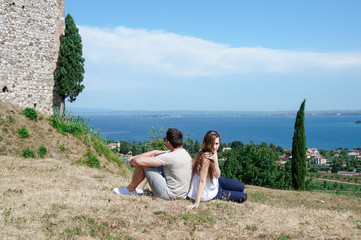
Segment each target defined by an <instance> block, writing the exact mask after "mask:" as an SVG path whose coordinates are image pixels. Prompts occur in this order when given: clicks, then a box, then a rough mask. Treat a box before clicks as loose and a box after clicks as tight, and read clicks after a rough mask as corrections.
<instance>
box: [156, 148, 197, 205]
mask: <svg viewBox="0 0 361 240" xmlns="http://www.w3.org/2000/svg"><path fill="white" fill-rule="evenodd" d="M156 158H157V159H158V160H159V161H160V162H161V163H162V164H163V166H164V175H165V179H166V182H167V188H168V189H167V191H168V195H169V196H170V197H171V198H186V197H187V194H188V191H189V187H190V184H191V179H192V158H191V156H190V155H189V153H188V152H187V151H186V150H185V149H183V148H182V149H178V150H175V151H173V152H166V153H163V154H160V155H158V156H156Z"/></svg>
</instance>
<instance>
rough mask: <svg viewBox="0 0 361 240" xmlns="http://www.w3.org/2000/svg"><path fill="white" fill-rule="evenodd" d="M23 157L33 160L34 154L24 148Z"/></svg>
mask: <svg viewBox="0 0 361 240" xmlns="http://www.w3.org/2000/svg"><path fill="white" fill-rule="evenodd" d="M23 157H25V158H35V154H34V152H33V151H31V150H30V149H29V148H26V149H24V151H23Z"/></svg>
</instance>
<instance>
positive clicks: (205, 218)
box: [181, 209, 215, 227]
mask: <svg viewBox="0 0 361 240" xmlns="http://www.w3.org/2000/svg"><path fill="white" fill-rule="evenodd" d="M181 216H182V218H183V220H184V224H185V225H192V226H195V227H196V226H197V225H201V226H203V227H206V226H210V225H213V223H214V222H215V220H214V218H213V216H212V214H211V211H210V210H209V209H207V210H199V211H198V212H195V213H193V212H190V211H186V212H185V213H183V214H181Z"/></svg>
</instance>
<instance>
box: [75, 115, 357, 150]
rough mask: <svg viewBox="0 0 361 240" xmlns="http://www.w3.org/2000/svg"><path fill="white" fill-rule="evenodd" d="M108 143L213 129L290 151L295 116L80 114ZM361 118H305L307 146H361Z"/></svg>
mask: <svg viewBox="0 0 361 240" xmlns="http://www.w3.org/2000/svg"><path fill="white" fill-rule="evenodd" d="M80 116H82V117H84V118H85V119H89V123H90V124H91V125H92V126H94V127H95V128H97V129H98V130H99V131H100V132H101V133H102V134H103V135H104V136H105V137H106V138H107V139H108V140H137V141H145V140H149V138H148V135H147V134H146V133H147V132H149V129H150V128H151V127H155V129H156V130H159V129H160V127H164V129H165V130H166V129H167V128H171V127H174V128H178V129H181V130H182V131H183V133H184V134H191V136H190V138H191V139H193V140H198V141H201V140H202V138H203V135H204V133H205V132H207V131H208V130H210V129H213V130H216V131H218V132H219V133H220V134H221V136H222V141H223V142H232V141H242V142H243V143H249V142H250V141H253V142H255V143H261V142H266V143H268V144H270V143H273V144H275V145H277V146H281V147H283V148H291V146H292V137H293V130H294V129H293V127H294V123H295V117H294V116H239V117H225V116H219V117H194V116H186V117H131V118H129V117H125V116H122V115H101V114H93V115H89V114H87V115H81V114H80ZM357 120H361V115H342V116H306V117H305V127H306V136H307V146H308V147H315V148H321V149H336V148H338V147H343V148H349V149H352V148H357V147H361V124H355V122H356V121H357Z"/></svg>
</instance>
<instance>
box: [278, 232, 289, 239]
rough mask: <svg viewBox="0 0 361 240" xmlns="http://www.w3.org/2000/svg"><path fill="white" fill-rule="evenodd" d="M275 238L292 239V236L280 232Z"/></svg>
mask: <svg viewBox="0 0 361 240" xmlns="http://www.w3.org/2000/svg"><path fill="white" fill-rule="evenodd" d="M277 239H278V240H287V239H292V236H291V235H289V234H284V233H282V234H281V235H280V236H279V237H278V238H277Z"/></svg>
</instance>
